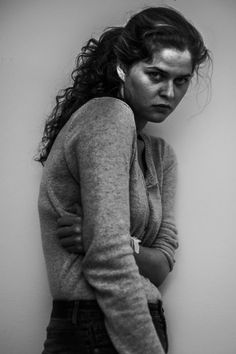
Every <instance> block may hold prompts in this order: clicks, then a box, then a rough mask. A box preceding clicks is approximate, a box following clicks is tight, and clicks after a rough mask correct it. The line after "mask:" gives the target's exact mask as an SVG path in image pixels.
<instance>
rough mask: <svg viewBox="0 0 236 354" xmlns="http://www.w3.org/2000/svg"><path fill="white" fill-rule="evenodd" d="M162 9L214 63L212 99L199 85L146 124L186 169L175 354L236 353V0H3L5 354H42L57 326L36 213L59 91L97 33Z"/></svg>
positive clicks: (174, 301)
mask: <svg viewBox="0 0 236 354" xmlns="http://www.w3.org/2000/svg"><path fill="white" fill-rule="evenodd" d="M158 4H168V5H171V6H174V7H176V9H179V10H180V11H182V12H183V13H184V14H185V16H186V17H187V18H189V19H191V20H192V22H193V23H194V24H195V25H196V27H197V28H198V29H199V30H200V31H201V32H202V33H203V34H204V38H205V40H206V43H207V46H208V47H209V48H210V49H211V51H212V52H213V56H214V71H213V76H212V80H211V84H212V88H211V99H210V102H209V104H208V105H206V104H205V103H206V100H207V95H208V93H210V91H209V90H208V91H207V89H206V87H205V84H204V82H202V83H201V84H200V87H195V86H194V85H193V87H192V89H191V90H190V92H189V93H188V94H187V96H186V98H185V99H184V100H183V102H182V103H181V105H180V106H179V107H178V109H177V111H176V112H175V113H174V114H173V115H172V116H170V117H169V118H168V120H167V121H166V122H165V123H163V124H161V125H150V126H149V127H148V128H147V130H148V131H150V132H151V133H152V134H155V135H157V136H158V135H160V136H163V137H164V138H166V140H167V141H168V142H169V143H170V144H172V146H173V147H174V149H175V151H176V153H177V156H178V162H179V182H178V200H177V224H178V229H179V240H180V248H179V251H178V252H177V262H176V266H175V269H174V271H173V272H172V273H171V274H170V275H169V277H168V279H167V281H166V282H165V284H164V285H163V286H162V292H163V297H164V303H165V309H166V316H167V320H168V323H169V337H170V354H199V353H201V354H235V353H236V306H235V290H236V280H235V275H234V272H235V269H236V256H235V250H236V236H235V225H234V221H235V217H236V207H235V205H236V190H235V181H236V168H235V153H236V146H235V145H236V124H235V122H236V118H235V117H236V106H235V102H236V101H235V92H236V75H235V64H234V61H235V55H236V49H235V36H236V21H235V15H236V2H235V1H234V0H224V1H223V0H222V1H220V0H208V1H205V0H198V1H196V0H177V1H162V2H161V1H160V2H157V1H148V0H147V1H141V0H140V1H139V0H119V1H118V0H81V1H79V0H65V1H62V0H51V1H50V0H41V1H24V0H22V1H21V0H19V1H17V0H15V1H11V0H10V1H9V0H8V1H7V0H6V1H1V2H0V46H1V52H0V85H1V87H0V109H1V121H0V134H1V137H0V154H1V158H0V161H1V175H0V178H1V183H0V188H1V194H0V196H1V209H0V215H1V238H0V252H1V255H0V352H1V354H34V353H40V351H41V349H42V343H43V341H44V338H45V328H46V326H47V323H48V319H49V312H50V306H51V298H50V294H49V288H48V283H47V276H46V269H45V264H44V259H43V254H42V248H41V239H40V230H39V220H38V214H37V196H38V187H39V182H40V177H41V172H42V168H41V166H40V164H38V163H36V162H34V161H33V155H34V154H35V153H36V149H37V145H38V142H39V140H40V138H41V134H42V129H43V124H44V121H45V119H46V116H47V114H49V113H50V111H51V109H52V107H53V105H54V102H55V101H54V100H55V95H56V94H57V92H58V90H59V89H61V88H63V87H66V86H67V85H68V83H69V82H70V73H71V71H72V69H73V67H74V62H75V57H76V55H77V53H78V52H79V50H80V48H81V46H82V45H83V44H84V43H85V41H86V40H87V39H88V38H90V36H91V35H97V34H100V33H101V31H102V30H103V29H104V28H105V27H106V26H109V25H120V24H123V23H124V22H125V21H126V20H127V19H128V17H129V15H130V14H132V13H134V12H136V10H140V9H141V8H142V7H143V6H145V5H146V6H148V5H158ZM202 89H204V90H205V91H204V92H203V93H200V92H199V91H201V90H202ZM204 106H205V107H204ZM144 354H145V353H144Z"/></svg>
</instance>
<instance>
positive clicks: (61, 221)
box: [57, 215, 81, 226]
mask: <svg viewBox="0 0 236 354" xmlns="http://www.w3.org/2000/svg"><path fill="white" fill-rule="evenodd" d="M57 224H58V226H72V225H73V224H81V217H80V216H78V215H65V216H62V217H60V218H58V219H57Z"/></svg>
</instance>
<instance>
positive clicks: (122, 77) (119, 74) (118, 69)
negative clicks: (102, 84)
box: [117, 66, 125, 81]
mask: <svg viewBox="0 0 236 354" xmlns="http://www.w3.org/2000/svg"><path fill="white" fill-rule="evenodd" d="M117 74H118V76H119V78H120V79H121V80H122V81H125V73H124V71H123V70H122V69H121V67H120V66H117Z"/></svg>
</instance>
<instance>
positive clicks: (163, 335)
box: [151, 310, 168, 353]
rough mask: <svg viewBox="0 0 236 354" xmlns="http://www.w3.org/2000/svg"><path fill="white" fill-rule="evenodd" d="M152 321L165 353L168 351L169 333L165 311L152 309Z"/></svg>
mask: <svg viewBox="0 0 236 354" xmlns="http://www.w3.org/2000/svg"><path fill="white" fill-rule="evenodd" d="M151 315H152V321H153V324H154V326H155V329H156V332H157V334H158V337H159V339H160V342H161V344H162V346H163V349H164V351H165V353H167V352H168V335H167V325H166V319H165V316H164V312H163V310H162V312H161V313H159V312H158V313H157V312H156V311H153V312H152V311H151Z"/></svg>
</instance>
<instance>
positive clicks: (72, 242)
mask: <svg viewBox="0 0 236 354" xmlns="http://www.w3.org/2000/svg"><path fill="white" fill-rule="evenodd" d="M57 224H58V229H57V232H56V234H57V236H58V239H59V242H60V244H61V246H62V247H63V248H65V250H66V251H68V252H70V253H76V254H84V248H83V241H82V231H81V230H82V219H81V217H80V216H77V215H74V216H72V215H67V216H62V217H61V218H59V219H58V220H57Z"/></svg>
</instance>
